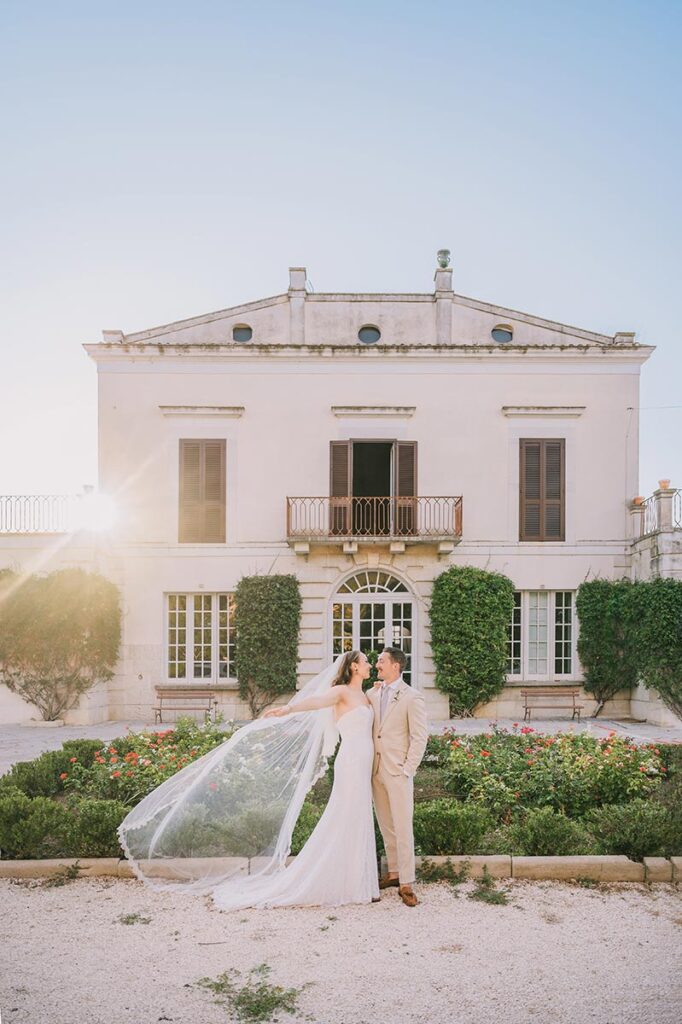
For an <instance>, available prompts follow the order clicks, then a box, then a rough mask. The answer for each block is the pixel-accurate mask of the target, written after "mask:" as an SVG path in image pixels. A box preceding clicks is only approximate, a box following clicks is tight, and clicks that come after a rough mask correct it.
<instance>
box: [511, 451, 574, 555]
mask: <svg viewBox="0 0 682 1024" xmlns="http://www.w3.org/2000/svg"><path fill="white" fill-rule="evenodd" d="M519 456H520V471H519V539H520V540H534V541H545V540H564V539H565V536H564V535H565V519H566V514H565V504H566V483H565V478H566V471H565V462H566V458H565V442H564V438H562V437H561V438H550V439H538V438H522V439H521V440H520V441H519Z"/></svg>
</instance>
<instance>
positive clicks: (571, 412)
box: [502, 405, 585, 419]
mask: <svg viewBox="0 0 682 1024" xmlns="http://www.w3.org/2000/svg"><path fill="white" fill-rule="evenodd" d="M584 412H585V406H584V405H503V406H502V415H503V416H508V417H511V418H526V417H529V416H531V417H532V416H542V417H547V416H552V417H559V418H561V419H574V418H576V417H578V416H582V414H583V413H584Z"/></svg>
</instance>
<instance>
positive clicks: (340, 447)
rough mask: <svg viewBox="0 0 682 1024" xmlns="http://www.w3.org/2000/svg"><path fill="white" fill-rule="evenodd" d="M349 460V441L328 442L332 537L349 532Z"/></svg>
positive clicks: (330, 529)
mask: <svg viewBox="0 0 682 1024" xmlns="http://www.w3.org/2000/svg"><path fill="white" fill-rule="evenodd" d="M351 458H352V446H351V443H350V441H330V442H329V532H330V533H331V534H332V536H334V535H339V534H347V533H349V532H350V508H351V493H350V487H351V480H352V473H351Z"/></svg>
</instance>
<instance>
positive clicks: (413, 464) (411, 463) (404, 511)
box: [395, 441, 417, 537]
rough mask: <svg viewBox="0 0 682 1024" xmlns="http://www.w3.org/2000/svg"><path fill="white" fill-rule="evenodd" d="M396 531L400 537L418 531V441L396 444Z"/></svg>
mask: <svg viewBox="0 0 682 1024" xmlns="http://www.w3.org/2000/svg"><path fill="white" fill-rule="evenodd" d="M395 510H396V512H395V532H396V534H397V536H399V537H405V536H411V535H414V534H415V533H416V532H417V442H416V441H396V445H395Z"/></svg>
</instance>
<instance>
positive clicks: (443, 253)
mask: <svg viewBox="0 0 682 1024" xmlns="http://www.w3.org/2000/svg"><path fill="white" fill-rule="evenodd" d="M436 259H437V260H438V266H439V267H441V268H442V269H443V270H445V268H446V267H449V266H450V250H449V249H439V250H438V252H437V253H436Z"/></svg>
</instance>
